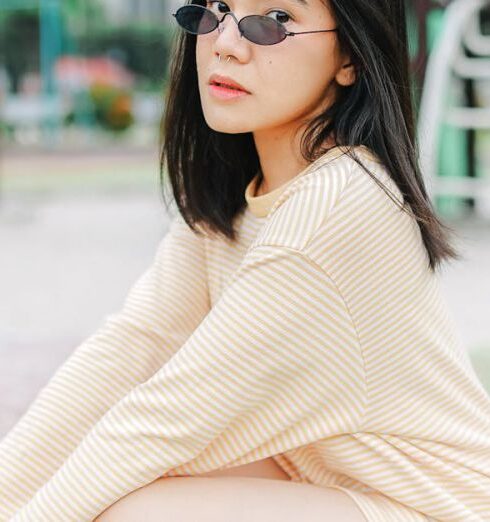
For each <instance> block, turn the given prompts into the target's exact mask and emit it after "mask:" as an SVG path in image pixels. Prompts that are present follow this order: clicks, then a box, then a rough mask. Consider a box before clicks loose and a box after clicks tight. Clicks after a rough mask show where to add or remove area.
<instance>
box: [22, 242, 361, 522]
mask: <svg viewBox="0 0 490 522" xmlns="http://www.w3.org/2000/svg"><path fill="white" fill-rule="evenodd" d="M364 386H365V378H364V373H363V364H362V357H361V355H360V351H359V344H358V341H357V336H356V332H355V329H354V327H353V325H352V321H351V318H350V315H349V313H348V310H347V308H346V306H345V303H344V301H343V299H342V296H341V294H340V293H339V291H338V289H337V286H336V285H335V283H334V281H333V280H332V279H331V278H330V277H329V276H328V275H327V274H326V273H325V272H324V271H323V270H322V269H321V268H320V267H319V266H318V265H316V264H314V263H313V262H312V261H311V260H310V259H309V258H308V257H306V255H305V254H303V253H301V252H300V251H296V250H292V249H289V248H285V247H276V246H259V247H256V248H254V249H252V250H249V252H248V253H247V254H246V256H245V258H244V261H243V262H242V264H241V265H240V267H239V268H238V269H237V271H236V272H235V273H234V274H233V277H232V278H231V281H230V283H229V284H228V286H227V287H226V288H225V290H224V291H223V293H222V295H221V297H220V299H219V300H218V301H217V302H216V304H215V305H214V306H213V307H212V309H211V310H210V312H209V313H208V314H207V315H206V317H205V319H204V320H203V321H202V323H201V324H200V325H199V327H198V328H197V329H196V330H195V332H194V333H193V334H192V335H191V336H190V337H189V339H188V340H187V341H186V342H185V344H184V345H183V346H182V347H181V348H180V349H179V350H178V351H177V352H176V354H175V355H174V356H173V357H172V358H171V359H170V361H169V362H168V363H167V364H165V366H163V367H162V368H161V369H160V370H159V371H158V372H156V373H155V374H154V375H153V376H152V377H151V378H150V379H148V380H147V381H146V382H144V383H142V384H140V385H138V386H136V387H135V388H134V389H133V390H132V391H131V392H130V393H129V394H128V395H126V396H125V397H124V398H123V399H122V400H120V401H119V402H118V403H117V404H116V405H115V406H113V407H112V408H111V409H110V410H109V411H108V412H107V413H106V415H104V417H103V418H102V419H101V420H100V421H99V422H98V423H97V424H96V425H95V426H94V427H93V429H92V430H91V431H90V432H89V433H88V434H87V436H86V437H85V438H84V439H83V441H82V442H81V443H80V445H79V446H78V447H77V448H76V450H75V451H74V452H73V453H72V454H71V455H70V457H69V458H68V459H67V460H66V461H65V463H64V464H63V466H62V467H61V468H60V469H59V470H58V471H57V472H56V474H55V475H54V476H53V477H52V479H51V480H50V481H48V482H47V483H46V484H45V485H44V486H43V487H42V488H41V489H40V490H39V491H38V492H37V494H36V495H35V496H34V498H33V499H32V500H31V501H30V502H29V503H28V504H27V505H26V506H24V508H23V509H21V510H20V511H19V512H18V513H17V515H16V516H15V517H14V518H13V519H12V520H13V521H14V522H19V521H32V522H34V521H43V522H46V521H53V522H55V521H59V520H64V521H73V522H75V521H76V522H83V521H87V522H88V521H92V520H93V519H94V518H95V517H97V516H98V515H99V514H100V513H101V512H103V511H104V510H105V509H106V508H107V507H109V506H110V505H112V504H113V503H114V502H116V501H117V500H118V499H120V498H122V497H123V496H125V495H126V494H128V493H130V492H132V491H134V490H136V489H138V488H140V487H142V486H144V485H146V484H148V483H150V482H152V481H154V480H155V479H157V478H159V477H162V476H168V475H169V474H176V473H182V474H189V475H195V474H200V473H206V472H209V471H212V470H217V469H223V468H227V467H232V466H236V465H240V464H244V463H247V462H251V461H255V460H260V459H263V458H266V457H268V456H271V455H274V454H278V453H281V452H284V451H287V450H291V449H294V448H297V447H299V446H302V445H304V444H308V443H311V442H314V441H316V440H319V439H322V438H325V437H328V436H330V435H335V434H339V433H345V432H352V431H358V429H359V425H360V422H361V418H362V416H363V412H364V408H365V406H364V397H365V393H364Z"/></svg>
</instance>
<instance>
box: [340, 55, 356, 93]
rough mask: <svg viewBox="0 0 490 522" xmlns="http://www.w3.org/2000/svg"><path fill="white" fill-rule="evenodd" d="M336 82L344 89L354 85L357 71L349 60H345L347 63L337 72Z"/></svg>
mask: <svg viewBox="0 0 490 522" xmlns="http://www.w3.org/2000/svg"><path fill="white" fill-rule="evenodd" d="M335 80H336V81H337V83H338V84H339V85H342V86H343V87H347V86H349V85H352V84H353V83H354V82H355V81H356V70H355V67H354V64H353V63H350V62H349V60H345V62H344V63H343V64H342V65H341V66H340V69H339V70H338V71H337V74H336V75H335Z"/></svg>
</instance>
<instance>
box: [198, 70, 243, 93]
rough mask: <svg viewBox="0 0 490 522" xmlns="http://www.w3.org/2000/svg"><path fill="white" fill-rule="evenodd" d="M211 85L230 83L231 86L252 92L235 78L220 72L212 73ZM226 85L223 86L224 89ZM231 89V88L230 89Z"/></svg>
mask: <svg viewBox="0 0 490 522" xmlns="http://www.w3.org/2000/svg"><path fill="white" fill-rule="evenodd" d="M208 83H209V85H214V84H215V83H222V84H224V85H229V86H230V87H235V88H236V89H240V90H242V91H244V92H246V93H247V94H252V93H251V92H250V91H248V90H247V89H246V88H245V87H244V86H243V85H240V84H239V83H238V82H237V81H235V80H234V79H233V78H230V77H229V76H220V75H219V74H212V75H211V76H210V77H209V82H208ZM223 88H224V87H221V89H223ZM228 90H230V89H228Z"/></svg>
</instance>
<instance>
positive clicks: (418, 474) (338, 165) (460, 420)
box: [0, 147, 490, 522]
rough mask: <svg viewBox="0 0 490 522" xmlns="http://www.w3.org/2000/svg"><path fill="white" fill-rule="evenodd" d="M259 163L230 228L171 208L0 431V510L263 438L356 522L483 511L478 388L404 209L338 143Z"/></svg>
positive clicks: (121, 489)
mask: <svg viewBox="0 0 490 522" xmlns="http://www.w3.org/2000/svg"><path fill="white" fill-rule="evenodd" d="M357 153H358V155H359V158H360V159H361V160H362V161H363V162H364V164H365V165H366V166H367V167H368V168H369V169H370V170H371V172H372V173H373V175H374V176H375V177H376V178H377V179H378V180H380V181H381V182H382V183H384V184H385V185H386V186H387V187H388V188H389V189H390V190H391V191H392V193H393V194H394V195H395V197H397V198H398V200H399V201H400V202H401V201H402V195H401V193H400V191H399V190H398V188H397V186H396V184H395V183H394V182H393V181H392V180H391V178H390V176H389V175H388V173H387V171H386V169H385V168H384V167H383V165H382V164H381V163H380V162H379V161H378V160H377V158H376V156H374V155H373V154H372V153H371V152H370V151H369V150H368V149H366V148H365V147H358V148H357ZM255 181H256V178H254V179H253V180H252V181H251V182H250V184H249V185H248V187H247V190H246V193H245V198H246V200H247V203H248V205H247V207H246V209H245V211H244V212H243V213H241V214H240V215H239V216H237V223H236V226H237V229H238V232H239V234H238V241H237V242H231V241H229V240H227V239H224V238H223V237H222V236H217V235H212V234H206V235H205V236H198V235H197V234H194V233H193V232H192V231H191V229H190V228H189V227H188V226H187V225H186V223H185V222H184V221H183V219H182V218H181V217H180V216H177V217H175V218H174V219H173V221H172V224H171V227H170V229H169V231H168V232H167V234H166V235H165V237H164V238H163V240H162V243H161V245H160V246H159V248H158V250H157V253H156V255H155V259H154V262H153V264H152V265H151V267H150V268H149V269H148V270H147V272H145V274H143V276H142V277H141V278H140V279H139V281H137V283H136V284H135V286H134V287H133V288H132V290H131V291H130V293H129V295H128V297H127V299H126V301H125V304H124V307H123V308H122V310H121V311H120V312H119V313H117V314H114V315H112V316H109V317H108V318H107V320H106V321H105V323H104V324H103V325H102V326H101V328H100V329H99V330H98V331H97V332H96V333H95V334H94V335H93V336H92V337H90V338H89V339H87V340H86V341H85V342H84V343H82V345H81V346H79V347H78V348H77V349H76V350H75V351H74V353H73V354H72V355H71V356H70V358H69V359H68V360H67V361H66V362H65V364H63V365H62V366H61V368H60V369H59V370H58V371H57V372H56V374H55V375H54V376H53V378H52V379H51V380H50V382H49V383H48V384H47V385H46V386H45V387H44V388H43V389H42V390H41V392H40V393H39V394H38V396H37V397H36V400H35V401H34V403H33V404H32V405H31V406H30V408H29V409H28V410H27V412H26V413H25V414H24V416H23V417H22V418H21V419H20V421H19V422H18V423H17V424H16V426H14V428H13V429H12V430H11V432H10V433H8V434H7V436H6V437H5V438H4V440H3V441H2V442H1V444H0V462H1V466H0V520H1V521H6V520H11V521H14V522H19V521H31V522H62V521H63V522H70V521H73V522H84V521H91V520H93V519H94V518H95V517H96V516H97V515H98V514H100V513H101V512H102V511H104V510H105V509H106V508H107V507H108V506H110V505H111V504H113V503H114V502H116V501H117V500H118V499H120V498H121V497H123V496H124V495H126V494H128V493H130V492H131V491H134V490H135V489H138V488H139V487H142V486H144V485H146V484H148V483H150V482H152V481H153V480H155V479H157V478H159V477H166V476H177V475H197V474H201V473H206V472H210V471H213V470H218V469H224V468H227V467H232V466H238V465H242V464H246V463H249V462H252V461H256V460H261V459H264V458H267V457H270V456H272V457H273V458H274V459H275V460H276V461H277V463H278V464H279V465H280V466H282V468H283V469H284V470H285V471H286V472H287V473H288V474H289V476H290V477H291V479H292V480H294V481H299V482H305V483H312V484H316V485H320V486H325V487H335V488H339V489H342V490H343V491H345V492H346V493H347V494H349V495H350V496H351V497H352V498H353V500H354V501H355V502H356V503H357V505H358V506H359V507H360V509H361V510H362V512H363V513H364V515H365V517H366V519H367V520H368V521H369V522H385V521H386V522H388V521H395V520H396V521H397V522H402V521H424V520H441V521H445V522H456V521H461V522H463V521H464V522H484V521H487V522H488V521H490V398H489V396H488V395H487V393H486V392H485V390H484V389H483V387H482V385H481V384H480V382H479V381H478V379H477V377H476V375H475V373H474V372H473V369H472V367H471V365H470V363H469V360H468V357H467V355H466V353H465V351H464V349H463V348H462V345H461V342H460V340H459V337H458V335H457V332H456V331H455V330H454V325H453V322H452V320H451V316H450V314H449V312H448V309H447V306H446V303H445V302H444V300H443V298H442V296H441V291H440V287H439V279H438V277H437V275H436V274H435V273H433V272H432V271H430V270H429V268H428V255H427V252H426V250H425V248H424V245H423V242H422V237H421V234H420V229H419V227H418V225H417V223H416V221H415V220H414V219H413V218H412V217H411V216H409V215H408V214H407V213H405V212H403V211H401V209H400V208H399V206H398V205H396V204H395V203H394V201H392V200H391V198H389V197H388V196H387V194H386V193H385V192H384V191H383V190H382V189H381V187H379V186H378V185H377V184H376V182H375V181H374V180H373V179H372V178H371V177H370V176H369V175H368V174H367V173H366V172H365V171H364V170H363V169H362V168H361V167H360V166H359V165H358V164H357V163H356V162H355V161H353V160H352V159H350V158H349V157H348V156H346V155H343V154H342V150H341V149H339V148H336V149H332V150H331V151H329V152H328V153H326V154H325V155H323V156H322V157H321V158H319V159H318V160H316V161H315V162H313V163H312V164H310V165H309V167H308V168H306V169H305V170H304V171H302V172H301V173H300V174H299V175H297V176H296V177H294V178H293V179H292V180H291V181H289V182H288V183H286V184H284V185H282V186H281V187H279V188H278V189H276V190H274V191H272V192H269V193H268V194H265V195H263V196H255V195H254V194H255V193H254V186H255Z"/></svg>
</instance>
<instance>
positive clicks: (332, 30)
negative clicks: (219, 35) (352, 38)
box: [172, 4, 338, 45]
mask: <svg viewBox="0 0 490 522" xmlns="http://www.w3.org/2000/svg"><path fill="white" fill-rule="evenodd" d="M189 7H193V8H195V7H198V8H200V9H203V10H204V11H207V12H208V13H210V14H212V15H213V16H214V18H215V19H216V26H215V27H214V28H213V29H211V30H210V31H207V32H205V33H193V32H192V31H189V30H188V29H186V28H185V27H182V25H180V24H179V22H178V20H177V14H178V13H179V11H181V10H182V9H186V8H189ZM187 10H188V9H187ZM226 15H231V17H232V18H233V20H235V22H236V24H237V26H238V30H239V31H240V35H241V36H242V37H245V38H247V40H248V41H249V42H252V43H254V44H257V45H275V44H278V43H281V42H283V41H284V40H285V39H286V37H287V36H296V35H297V34H309V33H330V32H335V31H338V28H337V27H335V28H334V29H321V30H319V31H300V32H292V31H288V30H287V29H286V28H285V27H284V24H283V23H281V22H278V21H277V20H273V19H272V18H270V17H268V16H264V15H247V16H244V17H243V18H241V19H240V20H238V19H237V17H236V16H235V13H233V11H230V12H228V13H223V17H222V18H221V20H220V19H219V18H218V17H217V16H216V13H213V11H211V9H208V8H207V7H204V6H202V5H199V4H186V5H183V6H181V7H179V8H178V9H177V11H176V12H175V13H172V16H174V17H175V19H176V20H177V23H178V24H179V27H181V28H182V29H183V30H184V31H186V32H187V33H189V34H195V35H200V34H209V33H212V32H213V31H214V30H215V29H216V28H217V27H219V25H220V24H221V22H223V20H224V19H225V16H226ZM246 18H267V20H272V21H273V22H275V23H276V24H277V25H279V26H280V27H281V30H282V32H283V34H284V37H283V38H281V40H279V41H278V42H273V43H271V44H267V43H265V44H261V43H258V42H254V41H253V40H250V38H248V37H247V36H246V35H245V34H244V32H243V31H242V29H241V27H240V23H241V22H242V21H243V20H245V19H246Z"/></svg>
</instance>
